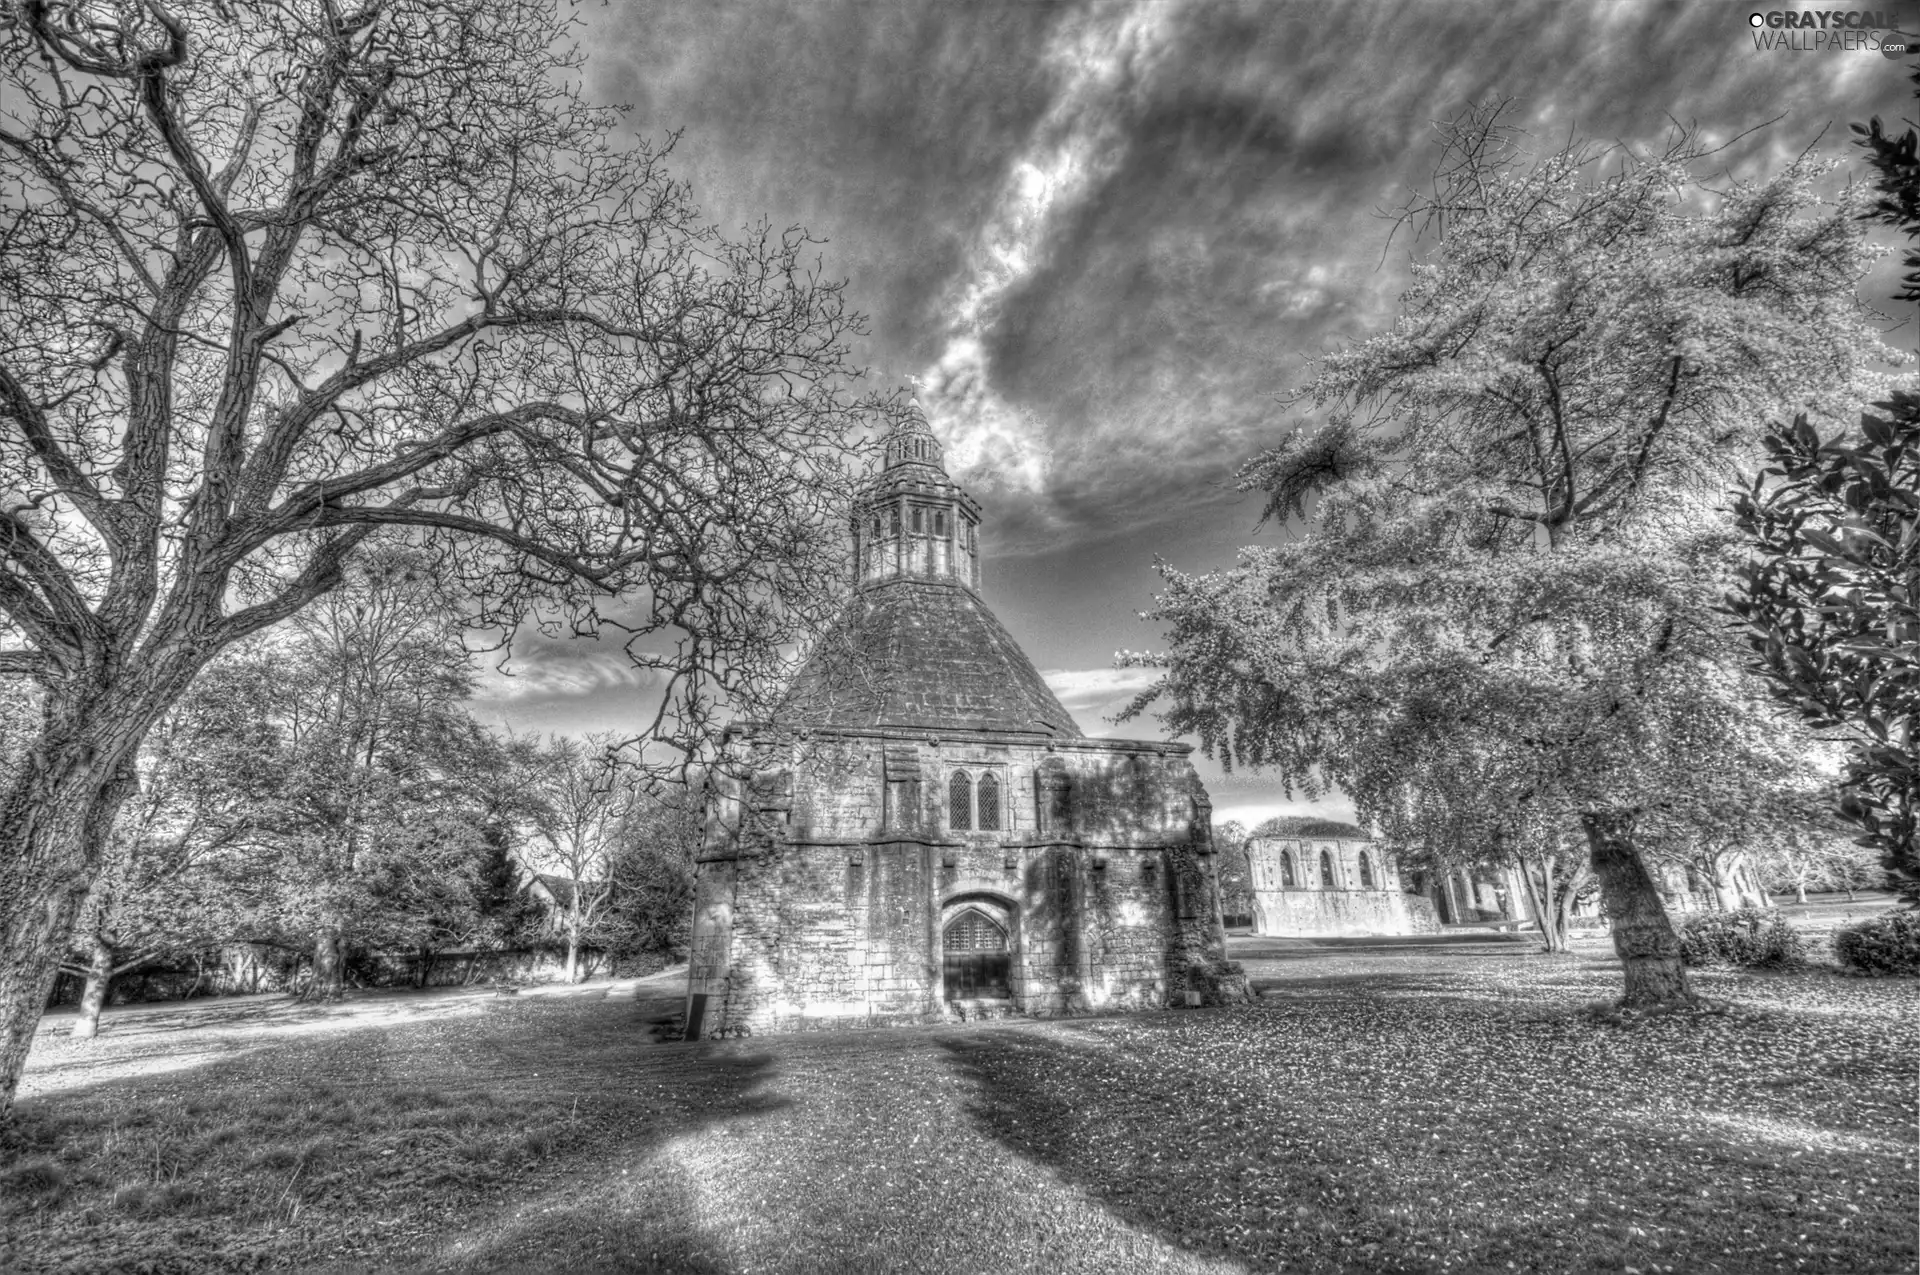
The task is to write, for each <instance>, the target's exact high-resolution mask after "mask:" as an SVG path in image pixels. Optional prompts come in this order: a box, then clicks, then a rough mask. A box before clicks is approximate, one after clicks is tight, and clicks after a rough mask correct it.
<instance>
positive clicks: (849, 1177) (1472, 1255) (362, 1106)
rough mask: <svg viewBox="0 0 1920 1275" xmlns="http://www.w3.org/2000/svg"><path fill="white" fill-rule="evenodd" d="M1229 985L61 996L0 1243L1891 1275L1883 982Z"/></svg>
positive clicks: (357, 1265)
mask: <svg viewBox="0 0 1920 1275" xmlns="http://www.w3.org/2000/svg"><path fill="white" fill-rule="evenodd" d="M1236 946H1237V947H1239V948H1240V949H1241V952H1240V955H1241V956H1242V958H1243V959H1245V960H1246V961H1247V963H1248V967H1249V970H1250V972H1251V973H1252V974H1253V975H1254V977H1255V979H1256V983H1257V985H1259V986H1260V987H1262V988H1263V989H1265V991H1266V995H1265V996H1264V997H1263V998H1262V1000H1261V1002H1260V1003H1259V1004H1258V1005H1253V1006H1248V1007H1244V1008H1235V1009H1220V1010H1179V1011H1168V1012H1165V1013H1158V1014H1149V1015H1139V1016H1134V1017H1128V1018H1097V1019H1079V1020H1070V1021H1056V1022H1045V1023H1041V1022H1013V1023H990V1024H983V1025H973V1026H954V1027H926V1028H904V1029H895V1030H886V1031H873V1032H848V1033H839V1034H831V1035H827V1034H821V1035H808V1036H788V1037H774V1038H763V1039H757V1040H741V1041H728V1042H714V1043H700V1044H693V1045H687V1044H659V1043H653V1042H652V1040H651V1038H650V1035H649V1033H648V1030H647V1026H646V1020H647V1019H649V1018H650V1017H654V1016H657V1015H658V1014H660V1013H661V1012H663V1011H664V1010H665V1009H666V1008H668V1007H667V1006H666V1005H664V1004H662V1003H661V1002H659V1001H650V1000H648V999H646V998H645V997H646V996H647V995H649V994H652V995H658V994H659V993H660V992H662V991H667V990H670V989H669V988H668V987H667V986H666V985H664V984H662V983H659V982H655V983H652V984H650V985H647V984H643V985H642V986H641V987H640V989H639V991H640V993H641V996H639V997H636V996H634V995H632V994H631V985H626V986H622V987H620V988H619V989H618V990H619V994H617V995H607V994H606V991H607V989H606V988H605V987H604V985H603V986H602V987H600V988H595V989H587V993H586V994H585V995H572V996H563V995H541V996H534V995H523V996H519V997H508V998H490V997H482V996H475V995H471V994H464V993H458V992H449V993H439V994H398V993H396V994H381V995H371V996H366V997H363V998H360V999H358V1000H356V1001H353V1002H350V1003H349V1004H348V1005H346V1006H344V1007H340V1008H337V1009H329V1010H316V1009H307V1008H302V1007H298V1006H295V1005H292V1004H290V1003H288V1002H285V1001H281V1000H274V999H267V998H249V999H245V1000H236V1001H202V1002H193V1003H189V1004H188V1005H185V1006H182V1005H168V1006H152V1007H139V1008H131V1009H126V1010H116V1011H111V1012H109V1014H108V1015H107V1017H106V1019H105V1020H104V1030H105V1034H104V1035H103V1036H102V1038H101V1039H100V1040H99V1041H97V1042H94V1043H91V1044H86V1043H81V1042H73V1041H69V1040H67V1039H65V1037H64V1032H65V1030H66V1027H67V1025H68V1023H69V1022H70V1021H71V1020H70V1017H68V1016H54V1017H52V1018H50V1019H49V1020H48V1024H47V1026H46V1027H44V1028H43V1032H42V1036H41V1038H40V1040H39V1041H38V1043H37V1044H36V1047H35V1051H34V1053H33V1055H32V1056H31V1058H30V1059H29V1062H28V1085H27V1090H26V1092H27V1093H28V1094H29V1095H31V1096H29V1097H27V1098H25V1099H23V1100H22V1102H21V1103H20V1105H19V1109H18V1114H19V1119H18V1122H17V1125H16V1127H15V1128H14V1129H13V1130H12V1131H11V1132H10V1133H8V1134H6V1135H5V1138H6V1141H5V1142H4V1144H3V1145H0V1269H5V1270H9V1271H16V1270H17V1271H42V1270H71V1271H81V1270H109V1269H123V1270H148V1271H174V1270H180V1271H188V1270H192V1271H201V1270H223V1269H234V1270H246V1269H275V1270H278V1269H310V1270H338V1271H360V1270H395V1271H413V1270H427V1271H492V1270H524V1271H596V1270H604V1271H612V1270H640V1271H646V1270H657V1271H686V1272H751V1271H767V1272H776V1271H777V1272H786V1271H798V1272H808V1271H821V1272H826V1271H835V1272H837V1271H848V1270H861V1271H864V1270H874V1271H925V1272H943V1273H944V1272H950V1271H1027V1270H1045V1271H1050V1272H1051V1271H1086V1272H1096V1271H1099V1272H1107V1271H1268V1270H1285V1271H1376V1270H1377V1271H1441V1270H1454V1271H1463V1270H1464V1271H1491V1272H1504V1271H1546V1272H1560V1271H1569V1272H1571V1271H1638V1272H1641V1273H1642V1275H1646V1273H1649V1272H1655V1271H1659V1272H1695V1271H1727V1272H1746V1271H1772V1270H1785V1271H1793V1270H1802V1271H1831V1272H1850V1273H1852V1272H1881V1271H1886V1272H1892V1271H1911V1270H1913V1269H1914V1264H1915V1214H1916V1207H1917V1206H1920V1199H1917V1198H1916V1184H1915V1172H1916V1167H1915V1161H1916V1155H1915V1125H1914V1122H1915V1114H1916V1113H1915V1101H1914V1100H1915V1081H1916V1071H1915V1062H1914V1058H1915V1054H1914V1044H1915V1038H1916V1032H1915V1027H1916V1023H1917V1022H1920V994H1916V988H1915V986H1914V984H1913V983H1911V982H1908V981H1892V980H1888V981H1876V980H1861V979H1846V978H1840V977H1837V976H1835V975H1832V974H1830V973H1824V972H1816V973H1807V974H1792V975H1752V974H1734V973H1707V974H1703V975H1700V976H1699V980H1700V982H1701V984H1702V987H1703V990H1705V991H1707V992H1708V994H1710V995H1713V996H1716V997H1722V998H1727V999H1730V1000H1732V1001H1734V1002H1736V1004H1737V1006H1738V1009H1737V1011H1736V1012H1735V1013H1733V1014H1730V1015H1727V1016H1724V1017H1705V1018H1698V1019H1688V1020H1672V1021H1654V1022H1650V1023H1645V1024H1642V1025H1640V1026H1638V1027H1634V1028H1631V1029H1623V1028H1621V1027H1618V1026H1608V1025H1602V1024H1596V1023H1595V1022H1593V1021H1591V1020H1590V1019H1589V1018H1588V1017H1586V1016H1585V1015H1584V1014H1583V1013H1582V1012H1581V1007H1582V1006H1583V1004H1585V1003H1587V1002H1590V1001H1594V1000H1597V999H1601V998H1603V997H1605V996H1607V995H1608V994H1609V993H1610V992H1611V991H1612V990H1613V989H1614V988H1615V986H1616V984H1617V980H1618V973H1617V971H1616V970H1615V969H1614V968H1613V967H1612V965H1611V962H1610V961H1609V960H1608V959H1606V956H1605V954H1604V952H1603V950H1602V949H1601V948H1599V947H1597V946H1596V947H1591V948H1587V949H1584V950H1583V951H1582V952H1581V953H1580V954H1578V955H1576V956H1573V957H1557V958H1556V957H1543V956H1534V955H1530V954H1528V945H1527V943H1526V942H1525V941H1524V940H1519V941H1507V942H1494V941H1487V942H1467V943H1426V944H1421V943H1393V942H1384V941H1375V942H1372V943H1354V942H1348V943H1337V942H1329V943H1324V944H1315V943H1307V942H1301V941H1295V942H1275V941H1267V940H1239V941H1237V943H1236Z"/></svg>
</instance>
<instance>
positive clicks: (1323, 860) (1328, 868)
mask: <svg viewBox="0 0 1920 1275" xmlns="http://www.w3.org/2000/svg"><path fill="white" fill-rule="evenodd" d="M1320 888H1321V889H1322V890H1331V889H1333V888H1334V881H1333V856H1332V855H1330V854H1328V853H1327V849H1326V847H1325V846H1322V847H1321V848H1320Z"/></svg>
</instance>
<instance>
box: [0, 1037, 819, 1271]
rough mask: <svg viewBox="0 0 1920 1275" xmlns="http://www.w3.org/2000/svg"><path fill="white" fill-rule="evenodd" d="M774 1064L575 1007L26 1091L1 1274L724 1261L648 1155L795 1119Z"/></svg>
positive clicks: (300, 1040)
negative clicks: (731, 1129) (656, 1038)
mask: <svg viewBox="0 0 1920 1275" xmlns="http://www.w3.org/2000/svg"><path fill="white" fill-rule="evenodd" d="M773 1068H774V1060H773V1059H772V1058H771V1057H769V1056H767V1055H764V1054H753V1053H748V1052H746V1051H744V1050H742V1049H741V1048H739V1047H738V1046H734V1045H729V1044H726V1043H721V1044H714V1045H709V1044H697V1045H664V1046H652V1045H648V1044H647V1043H646V1036H645V1033H644V1028H643V1026H642V1024H641V1022H640V1021H639V1015H638V1011H637V1007H635V1006H633V1005H632V1004H629V1003H615V1004H607V1003H604V1002H590V1003H585V1004H581V1003H578V1002H574V1003H564V1004H554V1005H508V1006H505V1007H503V1008H502V1009H501V1010H499V1011H497V1012H494V1013H490V1014H487V1015H484V1016H475V1017H471V1018H464V1019H440V1020H434V1021H429V1022H426V1023H409V1024H401V1025H395V1026H392V1027H390V1028H387V1029H384V1030H364V1031H358V1032H352V1033H341V1034H338V1035H334V1034H328V1035H322V1036H299V1037H293V1038H286V1039H281V1040H277V1041H273V1042H269V1043H265V1044H262V1045H260V1046H259V1047H257V1048H255V1049H254V1050H253V1052H252V1053H251V1054H250V1055H249V1056H248V1057H247V1058H245V1059H244V1060H226V1061H213V1062H211V1063H209V1064H207V1065H204V1066H202V1067H200V1068H199V1069H198V1070H196V1071H194V1072H193V1073H192V1074H191V1075H190V1076H185V1075H183V1074H182V1073H179V1072H175V1073H172V1074H169V1075H159V1076H153V1077H148V1078H142V1079H136V1080H128V1079H122V1080H116V1081H109V1082H105V1083H102V1084H99V1085H96V1086H93V1087H90V1088H88V1089H86V1090H83V1091H80V1092H78V1093H74V1094H70V1095H62V1096H61V1097H60V1098H59V1099H58V1100H57V1101H50V1100H46V1099H40V1100H33V1101H30V1102H26V1103H23V1104H21V1106H20V1107H19V1108H18V1109H17V1119H16V1120H15V1122H14V1124H13V1126H12V1127H11V1128H10V1129H8V1130H7V1131H6V1132H5V1136H4V1138H3V1139H0V1237H4V1238H0V1269H3V1270H7V1271H10V1272H11V1271H16V1270H18V1271H23V1272H27V1271H64V1272H77V1271H83V1270H92V1271H105V1270H110V1269H114V1268H115V1267H116V1266H124V1267H125V1268H126V1269H129V1270H131V1269H139V1268H141V1264H143V1263H144V1264H145V1267H144V1268H145V1269H152V1270H156V1271H174V1270H181V1271H189V1270H190V1271H225V1270H255V1269H262V1268H264V1269H275V1270H281V1269H315V1270H370V1269H391V1270H419V1269H437V1270H514V1269H527V1270H662V1271H665V1270H683V1271H693V1272H700V1271H707V1270H722V1269H725V1268H726V1266H725V1263H724V1262H723V1261H722V1260H721V1258H720V1257H718V1256H717V1255H716V1254H714V1253H713V1252H711V1251H710V1250H709V1247H708V1244H709V1241H708V1240H706V1239H705V1238H703V1232H702V1231H701V1230H700V1228H699V1225H698V1223H699V1221H700V1219H699V1218H698V1214H697V1210H696V1209H695V1208H694V1207H693V1205H692V1203H691V1202H690V1201H688V1200H686V1199H685V1198H684V1197H685V1190H686V1188H685V1185H684V1184H683V1183H680V1182H677V1181H675V1180H673V1178H672V1175H671V1173H670V1171H668V1170H667V1169H663V1168H661V1167H660V1165H659V1164H658V1161H659V1159H660V1157H658V1156H657V1155H656V1153H657V1152H658V1151H659V1150H660V1148H661V1147H663V1146H664V1145H665V1144H667V1143H668V1142H670V1141H672V1140H674V1139H677V1138H682V1137H686V1136H688V1135H691V1134H695V1133H697V1132H699V1131H700V1130H703V1129H706V1128H709V1127H711V1126H713V1125H714V1124H716V1123H717V1122H726V1121H737V1120H743V1119H751V1118H754V1117H756V1116H760V1115H763V1114H766V1113H768V1112H771V1111H774V1110H777V1109H779V1108H780V1107H782V1106H784V1105H785V1104H784V1101H783V1100H781V1099H778V1098H776V1097H774V1096H773V1095H771V1094H770V1093H769V1092H768V1090H767V1087H766V1082H767V1081H768V1080H769V1079H770V1078H771V1076H772V1074H773ZM623 1168H624V1169H626V1170H628V1172H627V1173H626V1174H624V1175H623V1174H621V1172H620V1170H621V1169H623Z"/></svg>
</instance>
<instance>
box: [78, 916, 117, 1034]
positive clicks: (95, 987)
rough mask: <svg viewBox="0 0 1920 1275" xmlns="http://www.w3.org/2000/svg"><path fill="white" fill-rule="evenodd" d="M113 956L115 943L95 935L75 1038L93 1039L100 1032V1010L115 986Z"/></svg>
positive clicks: (88, 960) (81, 997)
mask: <svg viewBox="0 0 1920 1275" xmlns="http://www.w3.org/2000/svg"><path fill="white" fill-rule="evenodd" d="M113 957H114V951H113V944H111V943H109V942H107V941H106V940H105V939H103V938H101V937H100V936H99V935H98V934H96V935H94V936H93V951H92V952H91V953H90V954H89V956H88V958H87V985H86V987H85V989H84V990H82V991H81V993H80V1017H79V1018H78V1019H77V1020H75V1022H74V1024H73V1037H74V1039H75V1040H92V1039H93V1038H94V1037H95V1036H98V1035H99V1034H100V1010H101V1007H102V1006H104V1005H105V1004H106V1003H107V992H108V991H109V990H110V989H111V988H112V986H113Z"/></svg>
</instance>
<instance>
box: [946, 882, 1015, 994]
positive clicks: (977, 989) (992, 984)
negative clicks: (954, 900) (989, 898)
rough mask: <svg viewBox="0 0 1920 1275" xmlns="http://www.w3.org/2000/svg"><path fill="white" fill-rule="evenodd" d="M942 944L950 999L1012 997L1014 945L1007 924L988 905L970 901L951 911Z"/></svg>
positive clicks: (947, 992)
mask: <svg viewBox="0 0 1920 1275" xmlns="http://www.w3.org/2000/svg"><path fill="white" fill-rule="evenodd" d="M995 910H996V911H997V910H998V909H995ZM940 948H941V960H942V963H943V966H944V968H943V969H942V971H941V973H942V975H943V978H942V980H941V981H942V983H943V984H944V985H945V988H946V998H947V999H948V1000H950V1001H971V1000H1008V999H1011V998H1012V996H1013V945H1012V943H1011V942H1010V941H1009V936H1008V934H1007V927H1006V926H1005V925H1004V924H1003V923H1002V922H1001V921H1000V920H999V919H998V918H997V917H994V916H992V915H990V914H989V913H988V911H987V910H986V909H985V908H982V907H979V906H975V905H967V906H963V907H961V908H959V909H958V910H956V911H954V912H953V913H952V914H951V915H949V916H948V918H947V923H946V926H945V928H944V929H943V930H942V931H941V942H940Z"/></svg>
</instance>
